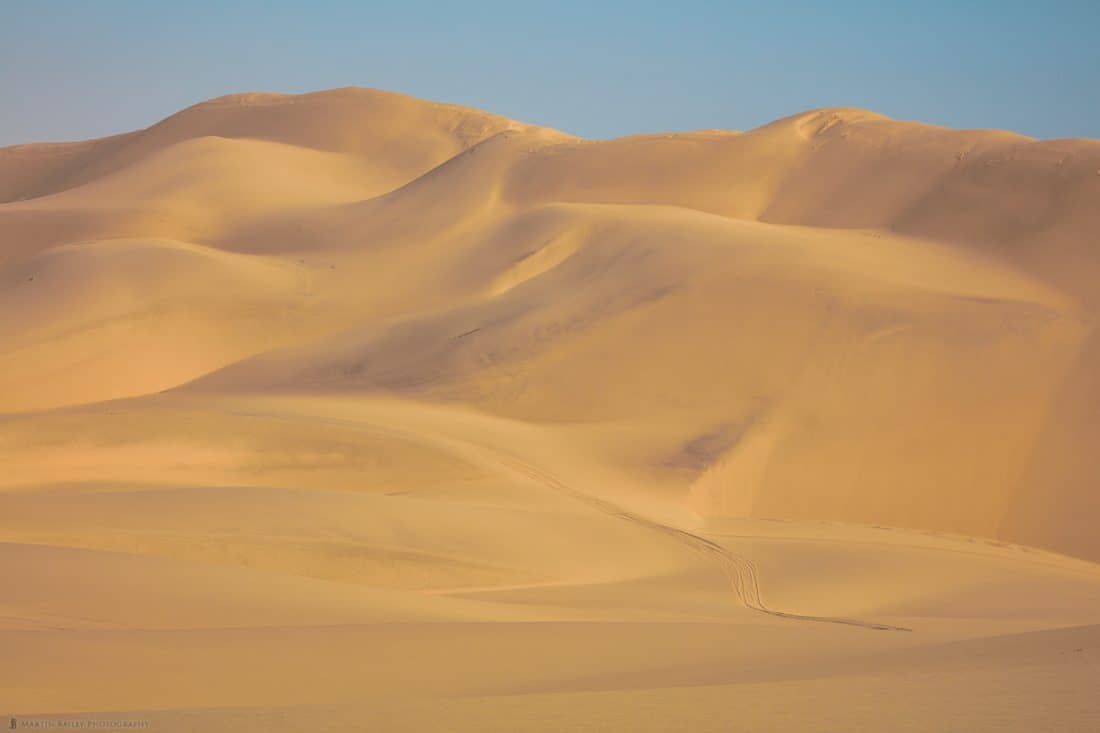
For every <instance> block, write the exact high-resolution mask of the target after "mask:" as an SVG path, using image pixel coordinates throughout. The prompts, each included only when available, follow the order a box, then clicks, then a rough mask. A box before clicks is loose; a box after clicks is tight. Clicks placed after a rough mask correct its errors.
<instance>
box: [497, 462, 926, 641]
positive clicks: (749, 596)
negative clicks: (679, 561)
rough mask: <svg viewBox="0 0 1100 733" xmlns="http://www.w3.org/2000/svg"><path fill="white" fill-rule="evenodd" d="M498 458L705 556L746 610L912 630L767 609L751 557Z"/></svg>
mask: <svg viewBox="0 0 1100 733" xmlns="http://www.w3.org/2000/svg"><path fill="white" fill-rule="evenodd" d="M492 452H493V453H494V454H495V456H496V457H497V459H498V460H500V462H501V463H503V464H504V465H505V466H507V467H508V468H510V469H511V470H513V471H516V472H517V473H521V474H523V475H525V476H527V477H528V478H531V479H533V480H535V481H538V482H539V483H541V484H543V485H544V486H547V487H549V488H551V489H553V490H554V491H557V492H559V493H561V494H564V495H566V496H569V497H571V498H573V499H576V500H577V501H580V502H582V503H584V504H587V505H589V506H591V507H592V508H594V509H596V510H598V511H600V512H603V513H605V514H608V515H610V516H613V517H616V518H618V519H622V520H624V521H627V522H631V523H633V524H636V525H638V526H640V527H643V528H645V529H648V530H650V531H653V532H658V533H660V534H663V535H665V536H667V537H671V538H672V539H674V540H676V541H678V542H680V543H681V544H683V545H686V546H688V547H690V548H691V549H692V550H695V551H696V552H698V553H699V554H701V555H703V556H704V557H708V558H710V559H711V560H713V561H714V562H715V563H716V564H718V565H719V567H721V568H722V571H723V572H724V573H725V575H726V577H727V578H728V579H729V582H730V586H731V587H732V588H733V591H734V593H736V594H737V597H738V599H739V600H740V601H741V603H742V604H743V605H744V606H745V607H746V608H748V609H751V610H753V611H757V612H759V613H766V614H768V615H769V616H775V617H777V618H784V619H790V620H793V621H813V622H816V623H828V624H843V625H845V626H858V627H860V628H864V629H872V630H875V631H912V629H910V628H907V627H904V626H891V625H889V624H880V623H874V622H871V621H860V620H858V619H851V618H844V617H840V616H811V615H807V614H801V613H790V612H787V611H777V610H775V609H773V608H769V607H768V606H767V604H765V603H764V600H763V598H762V597H761V593H760V571H759V569H758V568H757V566H756V563H754V562H753V561H752V560H750V559H748V558H747V557H744V556H743V555H739V554H737V553H736V552H734V551H733V550H730V549H729V548H727V547H725V546H724V545H721V544H719V543H717V542H714V541H713V540H709V539H707V538H706V537H703V536H702V535H698V534H695V533H694V532H689V531H688V530H686V529H680V528H678V527H673V526H671V525H667V524H662V523H660V522H657V521H654V520H652V519H648V518H646V517H643V516H640V515H638V514H635V513H633V512H631V511H628V510H627V509H624V508H623V507H621V506H619V505H617V504H614V503H612V502H609V501H606V500H604V499H600V498H598V497H595V496H592V495H590V494H586V493H584V492H582V491H578V490H576V489H574V488H572V487H570V486H569V485H567V484H565V483H564V482H562V481H561V480H560V479H559V478H558V477H557V476H555V475H554V474H552V473H550V472H549V471H545V470H543V469H541V468H538V467H536V466H533V465H531V464H529V463H527V462H525V461H522V460H520V459H518V458H516V457H514V456H511V455H505V454H503V453H499V452H497V451H492Z"/></svg>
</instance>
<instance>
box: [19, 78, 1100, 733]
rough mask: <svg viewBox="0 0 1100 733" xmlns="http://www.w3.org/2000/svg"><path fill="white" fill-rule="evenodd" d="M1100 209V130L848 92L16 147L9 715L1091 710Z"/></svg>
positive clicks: (650, 726)
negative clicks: (660, 124) (976, 119)
mask: <svg viewBox="0 0 1100 733" xmlns="http://www.w3.org/2000/svg"><path fill="white" fill-rule="evenodd" d="M1098 201H1100V141H1096V140H1052V141H1037V140H1032V139H1030V138H1026V137H1023V136H1020V135H1015V134H1013V133H1009V132H1002V131H988V130H966V131H962V130H949V129H945V128H936V127H931V126H927V125H919V124H914V123H908V122H901V121H896V120H891V119H889V118H886V117H883V116H881V115H878V114H875V113H873V112H869V111H865V110H857V109H849V108H833V109H824V110H814V111H810V112H806V113H803V114H798V115H794V116H791V117H788V118H785V119H782V120H778V121H776V122H773V123H771V124H769V125H765V126H763V127H761V128H759V129H756V130H750V131H746V132H731V131H720V130H708V131H699V132H692V133H678V134H667V135H643V136H634V137H628V138H620V139H615V140H606V141H592V140H584V139H580V138H576V137H573V136H571V135H568V134H566V133H562V132H559V131H556V130H552V129H549V128H545V127H539V126H536V125H530V124H525V123H520V122H516V121H513V120H509V119H506V118H502V117H498V116H495V115H491V114H487V113H483V112H480V111H477V110H472V109H468V108H463V107H457V106H453V105H443V104H436V103H431V102H426V101H422V100H417V99H413V98H410V97H405V96H402V95H398V94H392V93H387V92H379V91H373V90H362V89H342V90H333V91H327V92H318V93H314V94H306V95H299V96H291V95H275V94H243V95H233V96H230V97H223V98H219V99H215V100H211V101H209V102H204V103H202V104H198V105H195V106H194V107H191V108H188V109H186V110H184V111H182V112H180V113H178V114H176V115H174V116H172V117H170V118H168V119H166V120H164V121H162V122H160V123H157V124H155V125H153V126H151V127H149V128H147V129H145V130H140V131H136V132H131V133H126V134H122V135H117V136H114V137H111V138H104V139H101V140H91V141H85V142H77V143H62V144H44V145H40V144H31V145H23V146H17V147H15V148H5V149H0V245H2V246H0V344H2V346H0V465H3V466H4V471H3V472H2V475H0V567H3V569H4V570H3V577H4V578H5V580H6V582H5V584H4V585H5V588H6V590H5V592H4V593H3V594H2V595H0V644H2V646H0V648H2V649H3V652H4V654H3V656H4V658H5V660H6V661H7V662H8V663H7V664H5V665H4V666H3V668H2V671H0V690H2V691H3V695H2V696H0V697H2V698H3V700H4V701H5V702H6V703H7V705H6V706H4V709H5V710H10V711H11V712H12V713H13V714H17V715H24V716H31V715H45V716H50V715H61V714H73V715H76V716H78V717H79V716H81V715H89V714H94V715H97V716H101V717H116V718H117V717H127V718H140V719H149V720H151V721H152V722H153V724H154V725H155V726H156V727H158V728H164V729H168V730H176V729H179V730H193V729H195V728H196V727H201V728H203V729H213V730H221V729H225V730H229V729H233V730H241V729H245V730H248V729H255V730H282V729H286V730H298V729H302V728H303V727H312V728H320V729H322V730H323V729H326V727H325V726H328V728H331V729H333V730H337V729H343V728H345V727H349V726H350V727H356V726H358V727H362V726H363V725H367V726H368V727H370V726H374V727H380V726H385V727H384V729H387V730H427V729H439V725H438V721H440V720H447V721H448V724H449V725H450V726H451V727H452V728H453V729H455V730H509V731H511V730H562V729H580V728H582V727H583V726H584V725H589V726H590V727H593V729H598V730H617V729H624V730H626V729H629V730H669V731H672V730H686V729H696V730H731V729H738V727H739V726H740V727H741V728H745V729H753V730H756V729H760V730H763V729H775V730H796V729H797V730H852V729H872V728H874V727H875V725H877V727H879V728H883V729H890V730H943V729H944V725H945V721H947V722H949V723H950V725H955V726H958V727H961V728H963V729H966V730H983V729H988V730H1021V731H1032V730H1039V729H1058V730H1067V731H1070V730H1088V729H1089V728H1088V727H1087V726H1088V725H1089V724H1090V721H1094V720H1095V719H1096V718H1097V717H1100V709H1098V708H1097V707H1096V703H1095V700H1094V697H1095V696H1094V695H1092V694H1091V687H1093V686H1094V684H1093V681H1094V676H1095V675H1094V673H1095V665H1096V653H1097V639H1096V637H1097V634H1096V629H1097V627H1096V623H1097V621H1098V619H1100V566H1097V565H1096V562H1097V561H1100V535H1097V533H1096V532H1095V531H1094V525H1095V523H1096V521H1097V520H1098V519H1100V503H1098V501H1100V500H1098V498H1097V492H1096V482H1097V479H1098V477H1100V474H1098V472H1097V469H1096V466H1095V461H1094V460H1093V459H1092V454H1093V453H1094V447H1095V445H1096V444H1097V442H1098V441H1100V401H1098V400H1097V399H1096V398H1097V397H1100V381H1098V377H1097V375H1098V374H1100V350H1098V349H1097V343H1098V342H1097V336H1096V328H1097V326H1096V324H1097V316H1098V314H1100V313H1098V307H1100V303H1098V301H1097V300H1096V296H1095V293H1096V288H1095V284H1096V282H1097V281H1098V277H1100V255H1098V253H1097V252H1096V251H1095V247H1094V246H1093V244H1094V241H1095V238H1096V236H1097V234H1098V233H1100V206H1097V202H1098ZM964 688H965V689H969V690H972V691H973V692H972V694H971V696H969V697H962V696H960V694H959V690H961V689H964ZM899 690H901V691H904V693H905V694H899V692H898V691H899ZM868 695H872V696H876V697H875V699H876V702H875V704H874V705H870V704H869V703H867V699H868ZM307 711H308V712H307ZM0 712H3V711H0ZM872 718H873V719H874V720H876V721H878V722H877V723H875V725H870V724H868V722H867V721H868V720H871V719H872ZM433 721H434V723H433ZM380 729H382V728H380Z"/></svg>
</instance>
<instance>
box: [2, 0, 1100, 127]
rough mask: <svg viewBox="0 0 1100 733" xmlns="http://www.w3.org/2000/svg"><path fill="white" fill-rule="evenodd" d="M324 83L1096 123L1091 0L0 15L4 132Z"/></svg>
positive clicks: (595, 108) (316, 5)
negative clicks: (857, 109) (216, 97)
mask: <svg viewBox="0 0 1100 733" xmlns="http://www.w3.org/2000/svg"><path fill="white" fill-rule="evenodd" d="M340 86H366V87H378V88H382V89H390V90H394V91H400V92H405V93H407V94H413V95H416V96H420V97H426V98H429V99H434V100H440V101H448V102H458V103H462V104H468V105H472V106H474V107H479V108H482V109H485V110H489V111H492V112H496V113H499V114H503V115H507V116H509V117H515V118H517V119H522V120H525V121H529V122H536V123H539V124H544V125H550V126H552V127H557V128H560V129H563V130H567V131H569V132H572V133H575V134H579V135H585V136H588V137H613V136H616V135H623V134H629V133H636V132H655V131H665V130H667V131H672V130H685V129H693V128H711V127H721V128H729V129H748V128H752V127H754V126H756V125H759V124H762V123H764V122H767V121H769V120H772V119H775V118H777V117H781V116H784V115H788V114H792V113H795V112H799V111H803V110H805V109H810V108H813V107H822V106H833V105H845V106H856V107H867V108H870V109H873V110H875V111H877V112H881V113H883V114H887V115H890V116H892V117H898V118H903V119H914V120H920V121H924V122H933V123H937V124H943V125H950V126H953V127H999V128H1005V129H1011V130H1016V131H1018V132H1023V133H1025V134H1028V135H1033V136H1036V137H1100V0H1048V1H1047V2H1038V1H1037V0H1035V1H1033V2H1018V1H1017V0H1001V1H1000V2H994V1H985V0H982V1H972V2H967V0H954V1H951V2H948V1H941V0H924V2H890V1H889V0H881V1H880V2H864V1H862V0H859V1H855V0H852V1H848V0H834V1H833V2H813V3H811V2H782V1H781V0H780V1H777V2H751V3H750V2H737V1H735V0H727V1H726V2H720V1H716V2H703V1H692V0H684V1H682V2H673V1H671V0H665V1H663V2H647V1H646V0H636V1H635V2H599V1H598V0H588V1H586V2H583V1H582V2H577V1H574V0H556V1H555V2H529V1H528V0H512V1H511V2H495V1H493V0H481V1H478V0H469V1H468V2H435V3H429V2H419V1H417V0H404V1H403V2H368V1H363V2H351V1H350V0H345V1H343V2H337V1H336V0H314V1H313V2H293V3H292V2H278V1H276V0H269V1H268V2H258V1H253V0H246V1H238V2H202V1H200V0H191V1H187V0H173V1H162V0H147V1H143V2H125V1H123V0H97V1H94V2H92V1H88V2H79V1H78V0H70V1H62V0H36V1H35V2H14V1H12V2H5V3H4V7H3V12H2V15H0V145H8V144H14V143H19V142H29V141H37V140H65V139H79V138H86V137H97V136H101V135H106V134H110V133H114V132H122V131H125V130H130V129H135V128H139V127H144V126H146V125H148V124H151V123H153V122H155V121H156V120H158V119H160V118H162V117H165V116H167V115H169V114H171V113H173V112H175V111H177V110H179V109H181V108H183V107H185V106H187V105H190V104H193V103H195V102H198V101H201V100H203V99H208V98H210V97H215V96H218V95H221V94H227V93H232V92H243V91H275V92H303V91H311V90H316V89H326V88H331V87H340Z"/></svg>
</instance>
